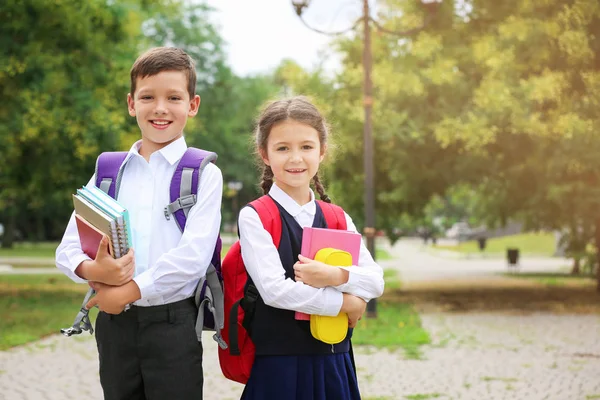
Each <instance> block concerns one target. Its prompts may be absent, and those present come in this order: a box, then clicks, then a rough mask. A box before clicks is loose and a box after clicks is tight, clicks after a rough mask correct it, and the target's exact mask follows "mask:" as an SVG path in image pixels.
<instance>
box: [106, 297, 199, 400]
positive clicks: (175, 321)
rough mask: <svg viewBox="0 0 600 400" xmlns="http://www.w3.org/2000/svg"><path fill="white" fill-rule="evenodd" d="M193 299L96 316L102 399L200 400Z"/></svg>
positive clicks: (197, 343)
mask: <svg viewBox="0 0 600 400" xmlns="http://www.w3.org/2000/svg"><path fill="white" fill-rule="evenodd" d="M196 316H197V308H196V306H195V304H194V301H193V299H192V298H190V299H186V300H182V301H178V302H175V303H171V304H165V305H161V306H152V307H137V306H132V307H131V308H130V309H129V310H128V311H125V312H122V313H121V314H119V315H110V314H106V313H104V312H100V313H98V318H97V320H96V343H97V344H98V353H99V355H100V383H101V384H102V390H103V391H104V398H105V400H167V399H177V400H188V399H189V400H200V399H202V384H203V376H202V343H200V342H198V339H197V338H196V332H195V325H196Z"/></svg>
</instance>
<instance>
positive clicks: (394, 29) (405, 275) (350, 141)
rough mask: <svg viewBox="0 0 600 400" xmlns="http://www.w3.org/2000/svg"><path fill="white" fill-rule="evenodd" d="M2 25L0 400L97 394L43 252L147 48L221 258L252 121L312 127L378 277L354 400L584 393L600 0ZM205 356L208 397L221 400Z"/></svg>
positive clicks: (12, 18) (73, 10)
mask: <svg viewBox="0 0 600 400" xmlns="http://www.w3.org/2000/svg"><path fill="white" fill-rule="evenodd" d="M0 21H2V22H1V24H0V96H2V97H1V98H2V99H3V100H4V101H3V103H2V106H0V242H1V245H0V387H1V388H2V390H1V391H0V399H3V398H6V399H11V400H13V399H15V400H29V399H31V400H33V399H39V398H42V397H43V398H48V399H64V398H69V397H72V396H75V395H77V396H79V398H86V399H93V400H96V399H98V400H99V399H100V398H101V390H100V387H99V383H98V375H97V350H96V345H95V342H94V340H93V338H92V337H91V336H89V335H87V334H86V335H82V336H80V337H78V338H77V339H65V338H63V337H62V336H60V335H58V332H59V329H60V328H64V327H66V326H68V325H69V324H70V323H71V321H72V318H73V317H74V316H75V313H76V312H77V310H78V309H79V307H80V304H81V301H82V298H83V294H84V293H85V290H86V288H87V286H86V285H77V284H75V283H73V282H71V281H70V280H69V279H68V278H67V277H65V276H63V275H62V274H60V273H59V271H58V270H57V269H56V268H55V267H54V252H55V249H56V246H57V243H58V241H59V240H60V239H61V236H62V234H63V231H64V228H65V226H66V223H67V220H68V218H69V215H70V214H71V212H72V210H73V205H72V200H71V194H72V193H74V192H75V190H76V189H77V188H79V187H81V186H82V185H83V184H85V183H86V182H87V181H88V180H89V179H90V176H91V175H92V173H93V170H94V165H95V161H96V157H97V155H98V154H99V153H100V152H102V151H114V150H128V149H129V148H130V146H131V144H132V143H133V142H134V141H136V140H138V139H139V137H140V133H139V129H138V127H137V125H136V122H135V119H134V118H132V117H130V116H129V115H128V113H127V107H126V95H127V92H128V91H129V69H130V67H131V64H132V63H133V61H134V60H135V59H136V57H137V56H138V55H139V54H140V53H142V52H143V51H145V50H147V49H148V48H151V47H154V46H177V47H182V48H183V49H185V51H187V52H188V53H189V54H190V55H191V56H192V57H193V58H194V59H195V60H196V63H197V75H198V84H197V93H198V94H199V95H200V96H201V97H202V104H201V107H200V111H199V114H198V115H197V116H196V117H195V118H193V119H191V120H190V121H189V123H188V125H187V127H186V131H185V136H186V140H187V143H188V145H190V146H196V147H200V148H204V149H207V150H211V151H215V152H217V153H218V154H219V159H218V165H219V167H220V168H221V170H222V171H223V176H224V183H225V184H224V193H223V206H222V214H223V224H222V237H223V239H224V252H225V251H226V250H227V249H228V248H229V246H230V245H231V244H232V243H233V241H235V239H236V232H235V231H236V217H237V214H238V212H239V210H240V208H241V207H243V206H244V205H245V204H246V203H247V202H248V201H250V200H253V199H254V198H256V197H257V196H258V195H259V194H260V193H259V191H258V188H257V182H258V179H259V174H258V168H257V164H256V162H255V160H254V156H253V151H254V149H253V144H252V132H253V129H254V123H255V118H256V117H257V115H258V113H259V110H260V108H261V106H262V105H263V104H264V103H265V102H266V101H269V100H272V99H276V98H279V97H283V96H290V95H296V94H302V95H308V96H310V97H311V98H312V99H313V100H314V102H315V103H316V105H317V106H318V107H319V108H320V109H321V110H322V111H323V113H324V114H325V116H326V118H327V119H328V121H329V123H330V125H331V137H330V141H331V143H330V147H329V149H330V151H329V152H328V154H327V157H326V159H325V162H324V164H322V171H323V174H322V176H324V183H325V186H326V188H327V192H328V194H329V195H330V196H331V197H332V199H333V201H334V202H335V203H337V204H340V205H341V206H342V207H343V208H344V209H345V210H346V211H347V212H348V213H349V214H350V215H351V216H352V218H353V220H354V222H355V223H356V225H357V226H358V228H359V230H360V231H361V232H362V233H363V234H364V235H365V237H366V242H367V245H368V247H369V249H370V250H371V252H372V253H373V254H375V255H376V257H377V260H378V263H379V264H380V265H381V266H382V268H383V269H384V279H385V281H386V288H385V293H384V295H383V296H382V297H381V298H380V299H378V301H377V303H376V302H375V301H371V302H369V305H368V307H369V310H368V311H369V313H368V316H370V317H375V316H377V317H378V318H377V319H372V318H363V319H362V321H361V323H360V324H359V326H358V327H357V328H356V329H355V330H354V333H353V337H352V341H353V343H354V345H356V347H355V349H356V357H357V365H360V368H359V374H358V376H359V381H360V387H361V392H362V393H363V395H364V396H365V399H369V400H383V399H386V400H388V399H389V400H391V399H400V398H405V399H430V398H462V399H465V398H469V399H492V398H510V399H527V400H538V399H540V400H541V399H556V400H564V399H598V398H600V381H599V380H598V379H597V375H598V370H599V368H600V347H599V346H600V344H599V343H600V342H599V341H598V336H599V335H600V324H599V320H598V315H599V314H600V303H599V302H598V301H597V300H598V293H599V292H600V272H599V268H598V258H599V252H598V249H599V248H600V140H599V139H600V138H599V134H598V132H599V128H600V3H599V2H598V0H537V1H534V0H519V1H517V0H504V1H497V0H443V1H439V0H378V1H374V0H313V1H309V0H243V1H242V0H206V1H201V0H86V1H80V0H3V1H2V2H0ZM375 245H377V248H375ZM96 313H97V311H96V310H92V318H94V317H95V315H96ZM204 340H205V343H204V344H205V347H204V348H205V350H206V353H205V357H204V363H205V367H204V370H205V398H206V399H207V400H210V399H215V400H217V399H218V400H222V399H225V398H239V394H240V393H241V390H242V387H241V386H240V385H237V384H232V383H231V382H227V381H226V380H225V379H224V378H223V377H222V376H221V373H220V370H219V367H218V366H217V356H216V346H215V345H214V343H213V342H212V339H211V338H210V335H205V338H204ZM73 371H78V373H77V374H73ZM226 392H227V393H228V394H227V393H226ZM3 396H4V397H3Z"/></svg>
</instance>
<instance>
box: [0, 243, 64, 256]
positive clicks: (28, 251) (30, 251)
mask: <svg viewBox="0 0 600 400" xmlns="http://www.w3.org/2000/svg"><path fill="white" fill-rule="evenodd" d="M57 246H58V242H39V243H32V242H18V243H15V244H14V245H13V248H12V249H3V248H0V257H41V258H54V253H55V251H56V247H57Z"/></svg>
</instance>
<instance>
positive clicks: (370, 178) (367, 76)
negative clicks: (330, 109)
mask: <svg viewBox="0 0 600 400" xmlns="http://www.w3.org/2000/svg"><path fill="white" fill-rule="evenodd" d="M441 1H442V0H421V4H422V5H423V6H424V7H425V8H426V10H427V15H426V18H425V20H424V22H423V25H421V26H420V27H417V28H414V29H410V30H406V31H403V32H396V31H391V30H389V29H385V28H383V27H382V26H381V25H380V24H379V23H378V22H377V21H376V20H375V19H373V17H371V13H370V8H369V0H362V3H363V4H362V9H363V10H362V15H361V17H360V18H359V19H358V20H357V21H356V22H355V23H354V24H353V25H352V26H351V27H350V28H348V29H345V30H342V31H338V32H325V31H322V30H319V29H315V28H313V27H311V26H310V25H309V24H307V23H306V21H305V20H304V19H303V18H302V13H303V11H304V9H305V8H307V7H308V6H309V4H310V2H311V0H292V5H293V7H294V9H295V10H296V14H297V15H298V17H299V18H300V20H301V21H302V23H303V24H304V25H305V26H306V27H307V28H309V29H311V30H313V31H315V32H318V33H323V34H326V35H339V34H342V33H345V32H348V31H350V30H353V29H355V28H356V27H357V26H359V25H360V24H361V23H362V26H363V57H362V62H363V72H364V84H363V108H364V113H365V122H364V130H363V147H364V154H363V162H364V173H365V192H364V202H365V227H364V230H363V233H364V235H365V237H366V238H367V249H368V250H369V253H371V255H372V256H373V259H375V233H376V229H375V179H374V178H375V176H374V167H373V135H372V129H373V126H372V118H371V112H372V109H373V80H372V78H371V71H372V69H373V58H372V51H371V24H373V25H374V26H375V28H376V29H377V30H379V31H380V32H384V33H389V34H392V35H396V36H410V35H413V34H415V33H417V32H419V31H420V30H422V29H423V28H424V27H425V26H426V25H427V23H428V22H429V19H430V17H431V16H432V15H433V14H434V13H435V12H436V11H437V5H438V4H439V3H441ZM376 316H377V303H376V300H375V299H373V300H371V301H370V302H369V303H368V304H367V317H369V318H374V317H376Z"/></svg>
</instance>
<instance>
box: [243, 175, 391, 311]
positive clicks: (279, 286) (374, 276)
mask: <svg viewBox="0 0 600 400" xmlns="http://www.w3.org/2000/svg"><path fill="white" fill-rule="evenodd" d="M269 195H270V196H271V197H272V198H273V199H274V200H275V201H277V202H278V203H279V204H280V205H281V206H282V207H283V208H284V209H285V210H286V211H287V212H288V213H289V214H290V215H291V216H292V217H294V219H295V220H296V221H297V222H298V224H299V225H300V226H301V227H306V226H312V224H313V221H314V218H315V213H316V203H315V201H314V198H315V195H314V193H313V192H312V191H311V192H310V195H311V201H310V202H308V203H307V204H305V205H304V206H300V205H298V203H296V202H295V201H294V200H293V199H292V198H291V197H290V196H288V195H287V194H286V193H285V192H284V191H283V190H282V189H281V188H279V187H278V186H277V184H275V183H274V184H273V186H272V187H271V190H270V191H269ZM345 215H346V223H347V229H348V230H349V231H354V232H356V226H355V225H354V223H353V222H352V219H351V218H350V217H349V216H348V214H345ZM239 231H240V245H241V249H242V258H243V260H244V265H245V266H246V270H247V271H248V274H249V275H250V277H251V278H252V281H253V282H254V284H255V285H256V288H257V289H258V291H259V293H260V295H261V297H262V298H263V300H264V302H265V304H267V305H269V306H272V307H276V308H283V309H287V310H294V311H300V312H304V313H307V314H317V315H331V316H333V315H337V314H339V312H340V309H341V307H342V301H343V296H342V293H350V294H353V295H355V296H358V297H361V298H363V299H364V300H366V301H369V300H370V299H372V298H375V297H379V296H381V294H382V293H383V287H384V282H383V270H382V269H381V267H380V266H379V265H378V264H377V263H376V262H375V261H374V260H373V257H371V254H370V253H369V251H368V250H367V248H366V246H365V244H364V243H363V242H361V248H360V254H359V260H358V266H354V267H346V268H345V269H347V270H348V271H349V279H348V282H346V283H345V284H343V285H340V286H336V287H326V288H321V289H317V288H314V287H312V286H309V285H305V284H304V283H301V282H295V281H293V280H292V279H286V278H285V271H284V269H283V265H282V264H281V259H280V258H279V253H278V251H277V248H276V247H275V245H274V244H273V240H272V238H271V235H270V234H269V232H267V231H266V230H265V229H264V227H263V225H262V222H261V221H260V217H259V216H258V213H257V212H256V211H255V210H254V209H253V208H252V207H244V208H243V209H242V211H241V212H240V216H239Z"/></svg>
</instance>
